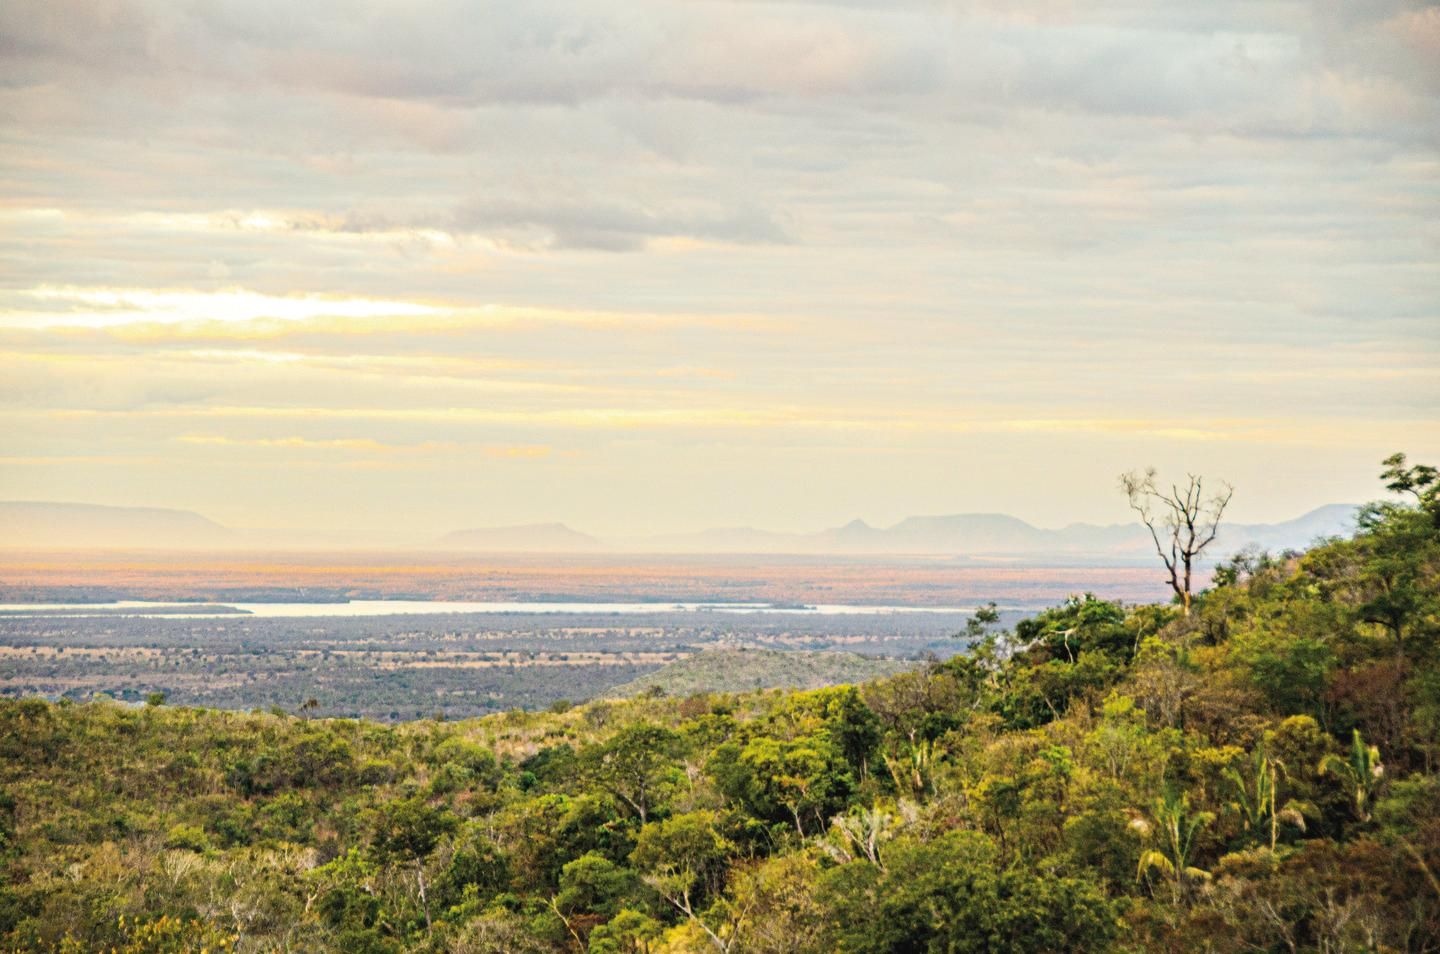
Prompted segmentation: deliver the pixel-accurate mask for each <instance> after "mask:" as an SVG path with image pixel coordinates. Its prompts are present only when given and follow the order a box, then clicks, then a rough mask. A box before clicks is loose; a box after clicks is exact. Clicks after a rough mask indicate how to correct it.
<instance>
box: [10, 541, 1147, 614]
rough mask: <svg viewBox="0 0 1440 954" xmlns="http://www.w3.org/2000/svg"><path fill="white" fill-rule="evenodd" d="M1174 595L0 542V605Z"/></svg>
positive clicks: (506, 561)
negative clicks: (25, 547)
mask: <svg viewBox="0 0 1440 954" xmlns="http://www.w3.org/2000/svg"><path fill="white" fill-rule="evenodd" d="M1080 592H1092V593H1094V594H1096V595H1097V596H1101V597H1104V598H1106V599H1120V600H1126V601H1130V602H1136V601H1141V602H1149V601H1154V600H1163V599H1166V598H1168V591H1167V590H1166V589H1165V587H1164V584H1163V581H1162V579H1161V577H1160V576H1159V574H1157V572H1156V570H1155V569H1154V567H1151V566H1148V565H1147V566H1140V567H1135V566H1073V565H1069V566H1067V565H1053V566H1051V565H1046V566H1041V565H1018V564H1009V563H1007V564H1000V565H986V564H978V563H974V562H967V561H964V560H959V559H934V558H918V557H917V558H897V557H887V558H883V559H875V558H868V559H843V558H836V557H775V556H759V557H746V556H713V557H688V556H687V557H636V556H536V555H525V554H510V555H503V556H493V555H492V556H476V555H457V554H427V553H405V554H394V553H386V554H380V553H370V554H366V553H345V554H327V553H302V554H296V553H286V554H263V553H256V554H248V555H233V554H226V555H204V554H179V553H134V552H119V551H116V552H108V553H106V552H100V553H97V552H93V551H91V552H86V553H65V552H58V551H55V552H34V553H26V552H20V551H10V552H5V551H0V603H23V602H86V601H101V602H108V601H113V600H119V599H143V600H192V601H193V600H203V601H215V602H263V601H283V602H291V601H304V602H326V601H337V602H338V601H344V600H347V599H435V600H499V601H506V600H525V601H542V600H658V601H667V600H702V601H706V600H708V601H731V602H746V601H756V602H778V603H785V602H805V603H857V604H859V603H870V604H903V605H912V606H971V605H974V604H976V603H981V602H985V601H988V600H994V601H995V602H997V603H1000V604H1001V605H1002V606H1015V607H1022V608H1031V609H1039V608H1042V607H1044V606H1049V605H1053V604H1054V603H1056V602H1058V601H1059V600H1061V599H1064V598H1065V597H1066V596H1068V595H1070V594H1072V593H1080Z"/></svg>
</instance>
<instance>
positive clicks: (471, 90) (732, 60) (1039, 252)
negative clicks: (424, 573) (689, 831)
mask: <svg viewBox="0 0 1440 954" xmlns="http://www.w3.org/2000/svg"><path fill="white" fill-rule="evenodd" d="M1402 449H1403V450H1408V451H1409V452H1410V453H1411V454H1412V456H1413V457H1417V458H1420V459H1428V460H1430V461H1432V462H1436V458H1440V6H1436V5H1433V4H1422V3H1412V2H1403V0H1333V2H1301V0H1208V2H1203V3H1197V2H1194V0H1156V2H1140V0H1098V2H1092V0H1086V2H1083V3H1082V2H1078V0H1076V2H1066V0H1040V2H1035V3H1024V2H1008V0H1007V2H1001V0H993V2H987V0H978V2H965V0H957V2H951V3H941V2H935V3H919V2H917V3H909V2H902V0H876V2H873V3H872V2H867V0H850V2H840V0H836V2H828V3H827V2H794V3H772V2H764V0H734V2H702V0H667V2H658V3H648V2H639V0H601V2H593V3H592V2H585V0H567V2H560V3H547V2H514V0H504V2H495V3H486V2H459V0H454V2H433V3H416V2H405V3H400V2H356V3H339V2H328V0H316V2H305V3H295V2H293V0H229V2H220V0H187V2H172V0H155V2H144V0H9V2H6V3H3V4H0V498H5V499H33V500H78V501H86V502H94V503H109V504H133V505H150V506H174V507H185V508H192V509H196V510H199V511H201V512H203V513H205V514H207V515H209V516H211V517H213V518H215V519H217V520H220V521H222V522H225V523H228V524H231V525H235V526H248V527H280V526H287V525H295V526H305V527H332V528H333V527H344V526H347V525H363V526H370V527H376V528H380V529H384V530H387V531H410V532H424V533H429V532H431V531H436V532H438V531H441V530H448V529H453V528H455V527H457V526H476V525H487V524H510V523H522V522H530V521H539V520H563V521H566V522H568V523H570V524H572V525H574V526H577V527H580V528H583V529H586V530H591V531H594V532H599V533H607V534H624V533H647V532H663V531H670V530H683V529H691V528H699V527H704V526H716V525H734V524H753V525H762V526H768V527H772V528H776V529H809V528H814V527H819V526H825V525H833V524H837V523H841V522H844V521H846V520H849V519H850V518H852V517H857V516H859V517H864V518H867V519H869V520H871V521H873V522H876V523H885V522H889V521H894V520H896V519H899V518H900V517H903V516H905V515H907V514H923V513H947V512H957V511H977V510H978V511H1007V512H1011V513H1014V514H1016V515H1018V516H1021V517H1024V518H1027V519H1029V520H1031V521H1033V522H1036V523H1039V524H1042V525H1052V526H1053V525H1060V524H1063V523H1066V522H1069V521H1072V520H1095V521H1102V522H1116V521H1120V520H1123V519H1125V517H1126V512H1125V507H1124V502H1123V500H1122V499H1121V497H1120V496H1119V494H1118V492H1117V491H1116V490H1115V475H1116V474H1117V473H1118V472H1119V471H1122V470H1126V469H1129V468H1132V467H1136V466H1142V465H1145V464H1155V465H1157V466H1159V467H1160V468H1161V470H1162V472H1166V471H1180V470H1184V469H1190V470H1195V471H1200V472H1203V473H1206V474H1213V475H1215V476H1222V477H1227V478H1229V479H1230V480H1231V481H1232V482H1233V483H1234V484H1235V485H1236V487H1237V495H1236V498H1235V504H1234V511H1233V512H1234V514H1235V515H1236V516H1237V517H1238V518H1241V519H1250V520H1268V519H1283V518H1287V517H1290V516H1294V515H1296V514H1298V513H1300V512H1302V511H1304V510H1306V509H1308V508H1310V507H1312V506H1316V505H1319V504H1322V503H1327V502H1335V501H1355V500H1363V499H1367V498H1369V497H1370V496H1373V495H1374V492H1375V490H1376V487H1377V484H1376V481H1375V474H1376V472H1377V470H1378V468H1377V462H1378V460H1379V459H1380V458H1381V457H1383V456H1385V455H1386V454H1388V453H1390V452H1392V451H1394V450H1402Z"/></svg>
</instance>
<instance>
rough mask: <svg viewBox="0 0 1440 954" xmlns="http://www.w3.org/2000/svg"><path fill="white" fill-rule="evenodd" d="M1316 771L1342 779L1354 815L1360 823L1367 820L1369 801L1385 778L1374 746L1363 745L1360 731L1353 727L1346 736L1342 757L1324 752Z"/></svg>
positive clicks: (1363, 741)
mask: <svg viewBox="0 0 1440 954" xmlns="http://www.w3.org/2000/svg"><path fill="white" fill-rule="evenodd" d="M1317 771H1318V772H1319V773H1320V774H1321V775H1330V776H1333V777H1335V778H1338V779H1340V780H1341V781H1342V782H1344V783H1345V784H1346V786H1347V787H1348V788H1349V789H1350V793H1351V797H1352V798H1353V799H1354V807H1355V817H1356V818H1358V819H1359V820H1360V821H1361V823H1364V822H1368V821H1369V820H1370V802H1371V800H1372V799H1373V798H1374V796H1375V791H1376V789H1378V788H1379V787H1380V782H1381V781H1382V780H1383V779H1384V777H1385V766H1384V764H1383V763H1382V762H1381V761H1380V748H1379V747H1378V746H1374V745H1366V744H1365V740H1364V739H1363V738H1361V736H1360V730H1359V729H1355V730H1354V731H1353V732H1352V734H1351V738H1350V752H1349V754H1348V755H1347V756H1344V757H1342V756H1339V755H1336V754H1334V753H1333V752H1332V753H1330V754H1328V755H1326V756H1325V757H1324V758H1323V759H1321V760H1320V765H1319V768H1318V769H1317Z"/></svg>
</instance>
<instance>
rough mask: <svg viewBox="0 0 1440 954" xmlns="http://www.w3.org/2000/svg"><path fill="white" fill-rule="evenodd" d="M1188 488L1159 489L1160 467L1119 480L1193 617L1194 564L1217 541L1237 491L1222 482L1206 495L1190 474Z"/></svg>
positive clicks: (1201, 481)
mask: <svg viewBox="0 0 1440 954" xmlns="http://www.w3.org/2000/svg"><path fill="white" fill-rule="evenodd" d="M1187 476H1188V478H1189V482H1188V483H1187V484H1186V485H1185V487H1184V488H1181V487H1180V485H1179V484H1171V485H1170V489H1169V491H1168V492H1167V491H1164V490H1161V489H1160V485H1159V484H1158V483H1157V482H1156V480H1155V468H1154V467H1149V468H1146V470H1145V473H1143V474H1141V473H1138V472H1136V473H1130V474H1121V475H1120V489H1121V490H1124V491H1125V495H1126V496H1127V497H1129V498H1130V509H1131V510H1134V511H1135V512H1136V513H1137V514H1139V515H1140V519H1141V520H1142V521H1143V522H1144V524H1145V527H1146V529H1148V530H1149V531H1150V538H1151V539H1152V540H1154V541H1155V552H1156V553H1158V554H1159V555H1160V559H1161V561H1162V562H1163V563H1164V564H1165V569H1166V571H1167V572H1168V573H1169V574H1170V588H1171V589H1172V590H1174V591H1175V595H1176V596H1177V597H1179V598H1180V605H1181V606H1183V607H1184V608H1185V615H1186V616H1189V615H1190V600H1191V594H1190V580H1191V575H1192V571H1193V568H1194V564H1195V559H1196V557H1198V556H1199V555H1200V551H1201V550H1204V549H1205V548H1206V547H1207V546H1209V545H1210V542H1211V541H1213V540H1214V539H1215V533H1216V531H1218V530H1219V528H1220V517H1221V516H1222V515H1223V514H1224V513H1225V508H1226V506H1228V505H1229V503H1230V497H1231V496H1232V495H1233V494H1234V493H1235V488H1233V487H1231V486H1230V485H1229V484H1227V483H1225V482H1224V481H1223V480H1222V481H1220V489H1219V490H1217V491H1216V492H1215V493H1213V494H1211V495H1210V496H1208V497H1207V496H1206V495H1205V479H1204V478H1203V477H1197V476H1196V475H1194V474H1189V475H1187Z"/></svg>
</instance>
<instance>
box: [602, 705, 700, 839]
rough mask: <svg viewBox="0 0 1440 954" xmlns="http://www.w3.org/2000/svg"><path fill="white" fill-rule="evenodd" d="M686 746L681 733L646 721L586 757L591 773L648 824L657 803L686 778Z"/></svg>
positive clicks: (624, 730) (617, 733) (633, 725)
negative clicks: (683, 764)
mask: <svg viewBox="0 0 1440 954" xmlns="http://www.w3.org/2000/svg"><path fill="white" fill-rule="evenodd" d="M683 750H684V739H683V738H682V737H681V736H680V735H679V734H678V733H676V732H674V731H672V730H670V729H667V728H665V727H663V726H658V725H652V724H649V723H643V722H642V723H633V724H630V725H626V726H624V727H622V728H621V729H620V730H619V731H617V732H615V733H614V734H613V735H612V736H610V738H608V739H606V740H605V741H604V742H601V743H599V744H598V745H594V746H591V747H590V748H588V749H586V750H585V752H584V753H583V761H584V764H585V766H586V768H587V770H588V772H589V774H590V777H591V778H593V779H594V780H595V781H596V782H597V783H598V784H600V785H602V786H604V788H605V789H606V790H607V791H609V792H611V793H612V794H614V795H615V797H616V798H619V799H620V800H621V801H622V802H624V803H625V804H626V805H628V806H630V808H631V809H632V810H633V811H634V812H635V814H636V816H637V817H638V818H639V819H640V824H642V825H644V824H645V823H646V822H647V821H649V819H650V813H651V812H652V811H653V810H654V809H655V806H656V804H657V803H663V801H664V800H665V798H666V797H667V796H668V795H669V793H671V792H672V791H674V790H675V789H676V788H677V787H678V786H679V785H680V784H681V783H682V782H683V780H684V773H683V772H681V770H680V768H679V766H678V765H677V762H678V761H679V759H680V756H681V753H682V751H683Z"/></svg>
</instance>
